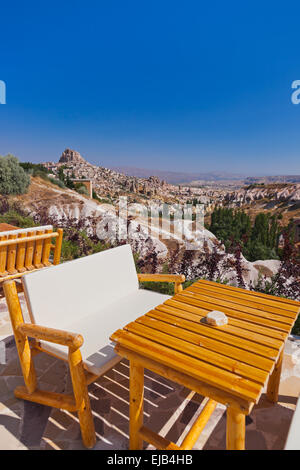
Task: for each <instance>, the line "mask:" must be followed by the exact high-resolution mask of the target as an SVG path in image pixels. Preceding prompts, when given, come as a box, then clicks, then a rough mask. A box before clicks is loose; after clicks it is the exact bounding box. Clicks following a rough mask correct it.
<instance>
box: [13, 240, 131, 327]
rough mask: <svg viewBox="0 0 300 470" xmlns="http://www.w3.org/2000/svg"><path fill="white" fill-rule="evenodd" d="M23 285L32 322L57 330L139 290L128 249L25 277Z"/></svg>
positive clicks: (78, 260)
mask: <svg viewBox="0 0 300 470" xmlns="http://www.w3.org/2000/svg"><path fill="white" fill-rule="evenodd" d="M22 282H23V286H24V292H25V296H26V299H27V304H28V308H29V314H30V317H31V321H32V322H33V323H36V324H39V325H42V326H48V327H52V328H58V329H59V328H62V329H63V328H64V327H66V326H67V325H70V324H71V323H74V321H76V320H79V319H81V318H83V317H86V316H87V315H89V314H92V313H96V312H98V311H100V310H101V309H104V308H105V306H107V305H109V304H111V303H113V302H117V301H121V299H122V298H123V297H125V296H127V295H129V294H131V293H133V292H135V291H137V289H138V279H137V274H136V269H135V264H134V259H133V255H132V251H131V247H130V245H122V246H119V247H117V248H112V249H109V250H105V251H102V252H100V253H96V254H94V255H90V256H85V257H84V258H79V259H77V260H74V261H69V262H66V263H63V264H60V265H58V266H53V267H50V268H48V269H43V270H41V271H36V272H33V273H29V274H26V275H25V276H23V278H22ZM119 308H120V309H122V303H121V302H120V306H119ZM106 320H108V321H109V319H106V318H103V321H106Z"/></svg>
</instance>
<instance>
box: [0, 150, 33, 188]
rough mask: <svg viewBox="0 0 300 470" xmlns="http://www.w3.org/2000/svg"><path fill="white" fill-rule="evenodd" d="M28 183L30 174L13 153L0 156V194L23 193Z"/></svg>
mask: <svg viewBox="0 0 300 470" xmlns="http://www.w3.org/2000/svg"><path fill="white" fill-rule="evenodd" d="M29 184H30V176H29V175H28V174H27V173H26V172H25V171H24V169H23V168H22V167H21V166H20V164H19V160H18V159H17V158H16V157H14V156H13V155H10V154H9V155H6V156H5V157H2V156H0V194H5V195H7V194H24V193H26V191H27V189H28V186H29Z"/></svg>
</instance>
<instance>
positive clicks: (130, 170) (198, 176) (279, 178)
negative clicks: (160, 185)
mask: <svg viewBox="0 0 300 470" xmlns="http://www.w3.org/2000/svg"><path fill="white" fill-rule="evenodd" d="M111 168H112V169H113V170H115V171H119V172H120V173H124V174H126V175H128V176H135V177H137V178H148V177H149V176H157V177H158V178H160V179H163V180H165V181H166V182H167V183H169V184H190V183H195V184H196V183H198V184H199V183H200V182H201V181H203V182H205V181H223V182H225V181H240V182H241V183H244V184H253V183H265V184H268V183H300V175H276V176H247V175H245V174H237V173H229V172H225V171H209V172H203V173H199V172H195V173H185V172H177V171H167V170H155V169H151V170H150V169H147V168H136V167H131V166H117V167H111Z"/></svg>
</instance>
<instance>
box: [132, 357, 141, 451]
mask: <svg viewBox="0 0 300 470" xmlns="http://www.w3.org/2000/svg"><path fill="white" fill-rule="evenodd" d="M143 412H144V368H143V367H142V366H140V365H139V364H138V363H137V362H135V361H130V409H129V449H130V450H141V449H142V447H143V439H142V438H141V437H140V435H139V430H140V429H141V427H142V426H143Z"/></svg>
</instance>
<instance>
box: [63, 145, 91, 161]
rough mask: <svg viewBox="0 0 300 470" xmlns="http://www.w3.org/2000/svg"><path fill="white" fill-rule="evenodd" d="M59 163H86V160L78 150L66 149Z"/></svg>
mask: <svg viewBox="0 0 300 470" xmlns="http://www.w3.org/2000/svg"><path fill="white" fill-rule="evenodd" d="M59 163H86V160H85V159H84V158H83V157H82V156H81V155H80V153H79V152H76V150H71V149H68V148H67V149H66V150H65V151H64V152H63V153H62V154H61V157H60V159H59Z"/></svg>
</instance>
